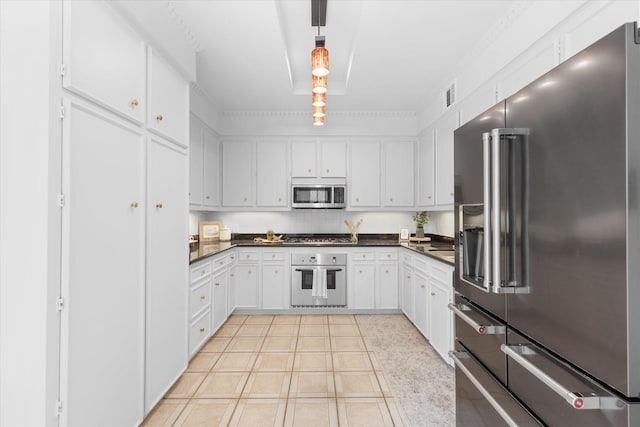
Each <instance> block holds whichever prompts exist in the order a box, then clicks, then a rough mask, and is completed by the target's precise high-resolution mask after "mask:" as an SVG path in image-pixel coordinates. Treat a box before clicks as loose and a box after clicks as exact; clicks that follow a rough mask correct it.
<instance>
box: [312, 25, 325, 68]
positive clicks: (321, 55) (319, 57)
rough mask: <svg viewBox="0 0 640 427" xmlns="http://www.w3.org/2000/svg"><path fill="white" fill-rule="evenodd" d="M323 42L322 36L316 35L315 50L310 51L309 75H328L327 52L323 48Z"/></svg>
mask: <svg viewBox="0 0 640 427" xmlns="http://www.w3.org/2000/svg"><path fill="white" fill-rule="evenodd" d="M318 32H320V27H318ZM324 41H325V40H324V36H320V35H318V36H317V37H316V48H315V49H313V50H312V51H311V74H312V75H314V76H318V77H322V76H326V75H327V74H329V51H328V50H327V49H326V48H325V47H324Z"/></svg>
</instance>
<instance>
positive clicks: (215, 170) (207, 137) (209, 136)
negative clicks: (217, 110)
mask: <svg viewBox="0 0 640 427" xmlns="http://www.w3.org/2000/svg"><path fill="white" fill-rule="evenodd" d="M203 144H204V147H203V155H204V165H203V166H204V173H203V176H204V181H203V183H202V188H203V189H204V193H203V195H202V201H203V204H204V205H205V206H208V207H216V206H218V205H219V204H220V198H219V195H218V194H219V190H218V188H220V166H219V164H220V163H219V161H218V160H219V158H220V143H219V142H218V140H217V139H216V136H215V135H214V134H213V132H211V130H210V129H209V128H207V127H205V129H204V140H203Z"/></svg>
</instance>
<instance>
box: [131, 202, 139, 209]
mask: <svg viewBox="0 0 640 427" xmlns="http://www.w3.org/2000/svg"><path fill="white" fill-rule="evenodd" d="M138 206H140V205H139V204H138V202H133V203H131V207H132V208H133V209H135V208H137V207H138Z"/></svg>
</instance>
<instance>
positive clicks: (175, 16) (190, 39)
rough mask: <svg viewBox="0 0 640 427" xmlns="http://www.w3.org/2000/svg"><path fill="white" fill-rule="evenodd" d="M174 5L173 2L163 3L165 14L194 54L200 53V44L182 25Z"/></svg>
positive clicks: (185, 26)
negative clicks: (182, 35)
mask: <svg viewBox="0 0 640 427" xmlns="http://www.w3.org/2000/svg"><path fill="white" fill-rule="evenodd" d="M174 3H175V2H173V1H166V2H164V7H165V9H166V10H167V12H168V14H169V18H170V19H171V22H173V23H174V25H175V26H176V28H178V29H179V30H180V31H182V33H183V34H184V37H185V39H186V40H187V42H188V43H189V44H190V45H191V47H192V48H193V50H194V51H195V52H196V53H198V52H200V51H201V50H202V44H201V43H200V41H199V40H198V38H197V37H196V36H195V35H194V34H193V33H192V32H191V30H190V29H189V27H187V25H186V24H185V23H184V20H183V19H182V16H180V14H179V13H178V12H177V11H176V8H175V6H174Z"/></svg>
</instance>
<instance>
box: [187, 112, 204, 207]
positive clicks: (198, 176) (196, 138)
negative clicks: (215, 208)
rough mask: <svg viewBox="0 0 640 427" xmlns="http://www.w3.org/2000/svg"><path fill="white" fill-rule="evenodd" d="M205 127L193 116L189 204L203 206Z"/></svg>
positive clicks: (190, 142)
mask: <svg viewBox="0 0 640 427" xmlns="http://www.w3.org/2000/svg"><path fill="white" fill-rule="evenodd" d="M203 131H204V126H203V125H202V122H200V120H198V119H197V118H195V117H193V116H191V120H190V124H189V203H190V204H191V205H193V206H201V205H202V202H203V200H202V199H203V197H202V195H203V191H204V190H203V188H204V187H203V176H204V171H203V167H204V141H203V139H204V138H203V136H204V135H203Z"/></svg>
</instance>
